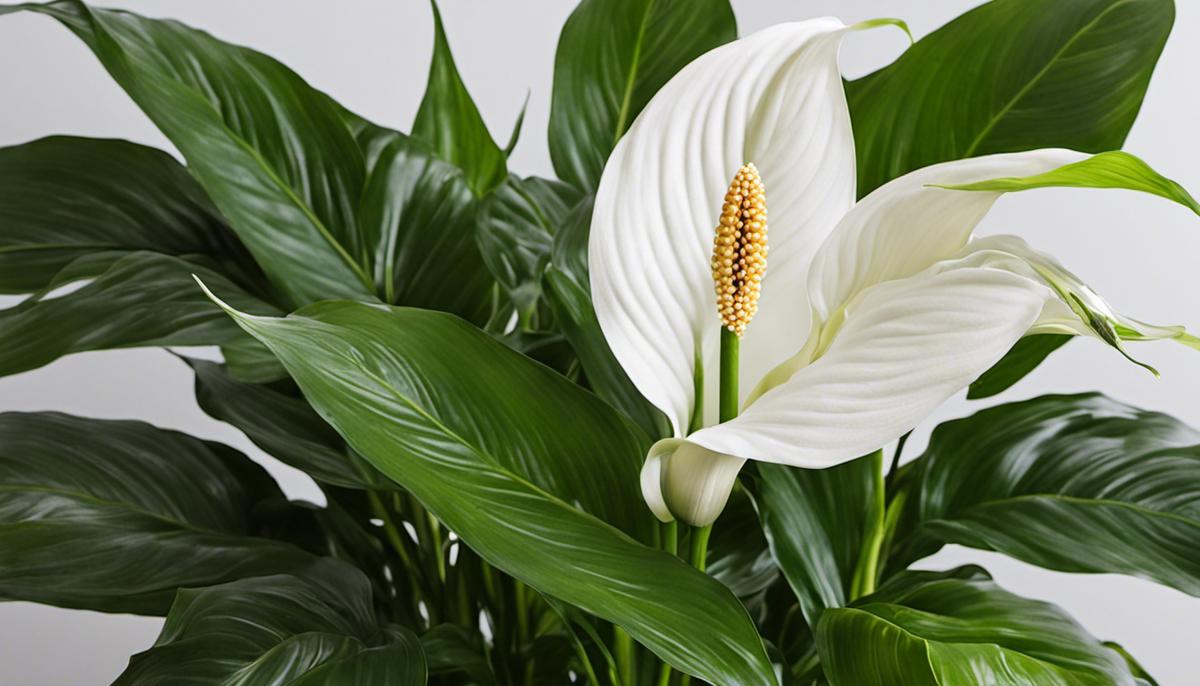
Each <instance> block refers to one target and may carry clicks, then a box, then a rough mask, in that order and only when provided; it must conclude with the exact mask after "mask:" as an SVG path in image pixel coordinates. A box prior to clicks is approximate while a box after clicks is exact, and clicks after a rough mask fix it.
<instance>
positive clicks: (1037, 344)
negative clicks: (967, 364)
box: [967, 334, 1073, 400]
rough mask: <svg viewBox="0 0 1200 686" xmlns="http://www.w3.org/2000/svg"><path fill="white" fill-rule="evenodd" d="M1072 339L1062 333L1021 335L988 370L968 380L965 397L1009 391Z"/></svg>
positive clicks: (984, 396) (985, 396) (971, 397)
mask: <svg viewBox="0 0 1200 686" xmlns="http://www.w3.org/2000/svg"><path fill="white" fill-rule="evenodd" d="M1071 338H1073V337H1072V336H1068V335H1065V334H1038V335H1035V336H1026V337H1025V338H1022V339H1021V340H1019V341H1017V343H1016V345H1014V346H1013V347H1012V349H1011V350H1009V351H1008V352H1007V353H1005V355H1004V357H1003V358H1001V359H1000V361H999V362H997V363H996V364H994V365H992V368H991V369H989V370H987V371H986V372H984V373H983V374H981V375H980V376H979V378H978V379H976V380H975V381H973V382H971V385H970V387H968V388H967V399H968V400H978V399H980V398H989V397H991V396H993V395H996V394H997V393H1001V392H1003V391H1006V390H1008V389H1009V388H1010V387H1011V386H1012V385H1013V384H1015V383H1017V382H1018V381H1020V380H1021V379H1023V378H1025V375H1027V374H1029V372H1032V371H1033V370H1034V369H1035V368H1037V366H1038V365H1039V364H1041V363H1042V360H1045V359H1046V358H1047V357H1049V356H1050V353H1052V352H1054V351H1055V350H1058V349H1059V348H1061V347H1062V346H1063V345H1065V344H1066V342H1067V341H1069V340H1071Z"/></svg>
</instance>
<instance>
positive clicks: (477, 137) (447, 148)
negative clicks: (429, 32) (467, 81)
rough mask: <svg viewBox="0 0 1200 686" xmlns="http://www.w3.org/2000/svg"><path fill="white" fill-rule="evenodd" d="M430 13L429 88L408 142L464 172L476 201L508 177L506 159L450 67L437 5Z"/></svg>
mask: <svg viewBox="0 0 1200 686" xmlns="http://www.w3.org/2000/svg"><path fill="white" fill-rule="evenodd" d="M430 6H431V7H432V8H433V58H432V59H431V61H430V64H429V83H428V85H426V86H425V97H424V98H423V99H422V100H421V107H420V108H419V109H418V110H417V118H416V120H415V121H414V122H413V129H412V132H413V136H416V137H417V138H420V139H422V140H424V141H427V142H429V143H430V144H431V145H433V149H434V150H436V151H437V154H438V156H439V157H441V158H442V159H444V160H446V161H448V162H450V163H451V164H453V165H454V166H456V167H458V168H460V169H462V170H463V171H464V172H466V175H467V183H468V185H469V186H470V187H471V189H472V190H473V191H474V192H475V193H476V195H479V196H483V195H485V194H486V193H487V192H488V191H490V190H491V189H493V188H495V187H496V186H497V185H499V184H500V183H501V182H502V181H504V177H505V175H506V174H507V173H508V172H507V170H506V165H507V162H506V155H505V154H504V151H503V150H501V149H500V146H498V145H496V141H494V140H493V139H492V134H491V133H489V132H488V129H487V125H486V124H484V123H483V117H481V116H480V115H479V109H478V108H477V107H475V102H474V101H473V100H471V94H470V93H468V92H467V87H466V85H464V84H463V82H462V78H461V77H460V76H459V75H458V67H456V66H454V56H453V55H452V54H450V44H449V43H448V42H447V41H446V31H445V28H444V27H443V26H442V13H441V12H439V11H438V7H437V3H436V2H433V1H432V0H431V2H430Z"/></svg>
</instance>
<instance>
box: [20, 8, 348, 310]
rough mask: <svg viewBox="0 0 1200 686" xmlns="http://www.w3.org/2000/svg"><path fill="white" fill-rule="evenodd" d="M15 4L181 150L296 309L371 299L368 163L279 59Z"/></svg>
mask: <svg viewBox="0 0 1200 686" xmlns="http://www.w3.org/2000/svg"><path fill="white" fill-rule="evenodd" d="M16 7H22V8H24V9H27V10H30V11H34V12H40V13H43V14H48V15H50V16H52V17H54V18H55V19H58V20H59V21H60V22H62V23H63V24H64V25H65V26H66V27H67V28H69V29H70V30H71V31H72V32H74V33H75V34H76V35H77V36H79V38H80V39H81V40H83V42H84V43H85V44H87V46H88V47H89V48H91V50H92V52H94V53H95V54H96V57H98V58H99V59H100V62H101V63H102V64H103V65H104V67H105V69H107V70H108V72H109V74H111V75H112V77H113V79H114V80H116V82H117V83H118V84H119V85H120V86H121V87H122V88H123V89H124V90H125V92H126V93H128V94H129V96H130V97H131V98H132V99H133V101H134V102H135V103H137V105H138V106H139V107H140V108H141V109H142V111H144V112H145V113H146V115H147V116H149V117H150V119H151V120H152V121H153V122H154V123H155V124H156V125H157V126H158V128H159V129H160V130H161V131H162V132H163V133H164V134H165V135H166V136H167V138H169V139H170V140H171V142H172V143H174V144H175V146H176V147H177V148H178V149H179V151H180V152H181V153H183V156H184V158H185V159H186V160H187V162H188V169H189V171H191V172H192V175H193V176H194V177H195V178H196V180H197V181H199V183H200V185H201V186H203V187H204V189H205V190H206V191H207V192H208V195H209V197H211V198H212V201H213V203H214V204H215V205H216V206H217V207H218V208H219V209H220V211H221V213H222V214H223V215H224V216H225V217H226V218H227V219H228V220H229V222H230V225H231V226H232V227H233V230H234V231H235V232H236V233H237V234H238V236H239V237H240V238H241V240H242V242H243V243H244V244H245V245H246V247H247V248H249V250H250V252H251V253H253V254H254V256H255V258H256V259H257V260H258V263H259V265H260V266H261V267H262V269H263V271H264V272H266V274H267V275H268V276H269V277H270V278H271V280H272V282H273V283H274V284H275V286H276V287H277V288H278V289H279V291H280V292H281V293H282V294H283V295H284V296H285V297H286V298H287V300H288V301H289V302H290V303H291V304H295V305H300V304H304V303H307V302H311V301H313V300H318V299H323V298H330V297H353V298H364V299H365V298H369V297H370V296H371V292H370V288H369V286H370V284H369V279H368V278H367V274H366V272H365V270H364V269H363V266H362V265H363V263H364V262H365V254H364V248H363V246H362V245H361V243H360V241H359V240H358V237H357V231H358V228H357V220H356V210H355V207H356V204H357V202H358V199H359V196H360V195H361V194H362V187H363V178H364V173H365V172H364V162H363V159H362V156H361V154H360V153H359V150H358V147H357V146H356V145H354V140H353V138H352V136H351V133H350V131H349V129H348V128H347V127H346V125H345V124H344V123H343V122H342V120H341V116H340V113H339V111H338V109H337V108H336V106H335V105H334V103H333V101H332V100H330V99H329V97H328V96H326V95H324V94H323V93H320V92H318V91H316V90H314V89H312V88H311V87H309V86H308V85H307V84H306V83H304V81H303V80H302V79H301V78H300V77H299V76H297V75H296V74H295V72H293V71H291V70H290V69H288V68H287V67H285V66H283V65H282V64H280V63H279V62H277V61H275V60H273V59H271V58H270V57H267V56H266V55H263V54H261V53H258V52H255V51H253V50H250V49H247V48H243V47H239V46H234V45H230V44H228V43H224V42H221V41H219V40H216V39H215V38H213V37H212V36H210V35H208V34H207V33H204V32H202V31H197V30H195V29H191V28H189V27H187V26H184V25H183V24H179V23H177V22H172V21H158V20H152V19H146V18H143V17H140V16H138V15H135V14H130V13H127V12H119V11H110V10H99V9H90V8H88V7H87V6H86V5H84V4H83V3H82V2H78V1H75V0H59V1H58V2H53V3H49V4H46V5H21V6H14V7H10V8H6V9H9V10H12V9H15V8H16Z"/></svg>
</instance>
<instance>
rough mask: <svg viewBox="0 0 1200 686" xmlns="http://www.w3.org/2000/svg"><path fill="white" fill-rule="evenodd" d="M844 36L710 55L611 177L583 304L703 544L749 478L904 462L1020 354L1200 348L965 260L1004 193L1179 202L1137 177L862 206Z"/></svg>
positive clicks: (773, 40)
mask: <svg viewBox="0 0 1200 686" xmlns="http://www.w3.org/2000/svg"><path fill="white" fill-rule="evenodd" d="M848 30H850V28H849V27H847V26H845V25H844V24H842V23H841V22H840V21H838V20H836V19H817V20H810V21H806V22H798V23H794V24H781V25H778V26H774V27H771V28H769V29H766V30H764V31H760V32H758V33H756V34H753V35H751V36H749V37H746V38H743V39H740V40H737V41H733V42H731V43H728V44H726V45H724V46H721V47H719V48H715V49H713V50H711V51H709V52H708V53H705V54H704V55H702V56H701V57H699V58H698V59H696V60H695V61H693V62H692V63H691V64H689V65H688V66H687V67H685V68H684V69H682V70H681V71H680V72H679V73H678V74H677V75H676V76H675V77H674V78H672V79H671V80H670V81H668V82H667V83H666V85H664V86H663V88H662V89H661V90H659V92H658V93H657V94H656V95H655V96H654V98H653V99H651V101H650V102H649V104H647V106H646V108H645V109H644V110H643V111H642V114H641V116H640V117H639V118H638V120H637V121H636V122H634V124H633V126H632V127H630V130H629V132H628V133H627V134H626V135H625V136H624V137H623V138H622V139H621V142H620V143H619V144H618V145H617V146H616V149H615V150H614V151H613V154H612V156H611V157H610V158H609V161H608V164H607V165H606V167H605V170H604V176H603V177H602V178H601V181H600V187H599V190H598V191H597V195H596V208H595V210H594V214H593V218H592V231H591V239H590V243H589V251H588V260H589V265H590V269H591V275H592V297H593V301H594V303H595V307H596V316H597V318H598V319H599V322H600V327H601V329H602V330H603V332H604V336H605V339H606V340H607V341H608V344H609V346H610V347H611V348H612V351H613V354H614V355H615V356H616V358H617V360H618V361H619V362H620V363H621V366H622V367H623V368H624V370H625V372H626V373H628V374H629V378H630V380H631V381H633V383H634V385H635V386H637V388H638V390H639V391H641V393H642V395H644V396H645V397H646V399H647V400H648V401H649V402H651V403H653V404H654V405H655V406H656V407H657V408H658V409H660V410H662V412H663V414H665V415H666V416H667V418H668V419H669V420H670V422H671V428H672V430H673V432H674V436H675V437H673V438H666V439H663V440H660V441H658V442H657V443H655V444H654V445H653V446H652V447H651V448H650V452H649V454H648V456H647V459H646V466H645V468H644V470H643V472H642V489H643V495H644V497H645V498H646V502H647V503H648V504H649V505H650V508H651V509H652V510H653V511H654V513H655V514H656V515H658V517H659V518H660V519H662V520H663V521H670V520H671V519H673V518H674V517H678V518H680V519H682V520H684V521H685V522H687V523H689V524H693V525H696V526H707V525H709V524H711V523H712V522H713V521H714V520H715V519H716V518H717V516H718V515H719V514H720V513H721V510H722V508H724V506H725V502H726V500H727V498H728V496H729V492H730V489H731V488H732V487H733V484H734V481H735V480H736V478H737V474H738V471H739V470H740V469H741V467H742V464H743V463H744V462H745V461H746V460H758V461H764V462H774V463H778V464H784V465H791V466H794V467H801V468H806V469H824V468H827V467H832V466H835V465H838V464H841V463H843V462H846V461H848V460H851V459H854V458H856V457H859V456H861V455H864V454H866V453H869V452H872V451H874V450H876V449H878V448H880V447H882V446H884V445H886V444H888V443H889V442H891V441H894V440H896V439H898V438H899V437H900V436H902V435H903V434H905V433H906V432H908V431H909V430H911V429H912V428H913V427H914V426H916V425H917V424H918V423H919V422H920V421H921V419H923V418H924V417H925V416H927V415H928V414H929V413H930V412H932V411H933V410H934V409H935V408H936V407H937V406H938V405H940V404H941V403H942V402H944V401H945V400H946V399H948V398H949V397H951V396H952V395H954V394H955V393H957V392H958V391H960V390H962V389H964V388H966V387H967V385H969V384H970V383H971V382H972V381H973V380H975V379H976V378H977V377H978V376H979V375H980V374H982V373H983V372H984V371H986V370H987V369H988V368H989V367H991V366H992V365H993V364H995V363H996V362H997V361H999V360H1000V358H1002V357H1003V356H1004V354H1005V353H1006V352H1008V350H1009V349H1010V348H1012V346H1013V345H1014V344H1015V343H1016V342H1017V341H1018V340H1019V339H1021V338H1022V337H1023V336H1026V335H1029V334H1038V333H1064V334H1080V335H1091V336H1095V337H1097V338H1100V339H1101V340H1104V341H1107V342H1109V343H1110V344H1112V345H1113V346H1114V347H1116V348H1118V349H1121V340H1122V339H1127V340H1148V339H1156V338H1177V339H1180V340H1183V341H1185V342H1187V343H1188V344H1190V345H1193V346H1196V345H1197V343H1198V341H1197V339H1195V338H1193V337H1191V336H1188V335H1187V334H1185V333H1184V332H1183V330H1182V328H1179V327H1172V328H1167V327H1155V326H1147V325H1143V324H1141V323H1139V322H1136V321H1134V320H1131V319H1128V318H1125V317H1122V316H1120V315H1117V314H1115V313H1113V311H1112V310H1111V308H1109V307H1108V305H1107V304H1106V303H1105V302H1104V301H1103V300H1101V299H1100V298H1099V297H1098V296H1096V295H1095V293H1094V292H1093V291H1092V290H1091V289H1090V288H1088V287H1087V286H1086V285H1085V284H1083V283H1082V282H1081V281H1080V280H1079V279H1078V278H1077V277H1075V276H1074V275H1073V274H1071V273H1070V272H1068V271H1066V270H1065V269H1064V268H1063V267H1062V266H1061V265H1059V264H1058V262H1056V261H1055V260H1054V259H1053V258H1052V257H1049V256H1048V255H1044V254H1042V253H1039V252H1036V251H1034V250H1033V249H1032V248H1030V247H1029V246H1028V245H1026V244H1025V242H1024V241H1022V240H1021V239H1020V238H1018V237H1016V236H992V237H989V238H977V237H975V236H973V231H974V229H975V226H976V224H978V223H979V221H980V220H982V219H983V217H984V215H985V214H986V213H987V211H988V209H989V208H990V207H991V205H992V204H993V203H994V202H995V201H996V200H997V199H998V198H999V197H1000V195H1001V194H1002V193H1003V192H1005V191H1006V190H1021V189H1023V188H1030V187H1040V186H1055V185H1058V186H1092V187H1108V188H1112V187H1116V188H1120V187H1126V188H1133V189H1139V190H1146V191H1150V192H1156V193H1159V194H1161V195H1165V196H1166V197H1169V198H1174V199H1176V200H1179V201H1181V202H1184V203H1190V202H1192V201H1191V199H1190V198H1188V197H1187V196H1186V194H1184V193H1182V191H1180V190H1179V189H1175V188H1171V189H1168V190H1164V189H1160V188H1159V187H1158V186H1157V185H1156V181H1155V179H1154V174H1153V172H1151V171H1150V170H1149V169H1148V168H1146V167H1145V166H1144V165H1143V164H1142V163H1140V162H1139V161H1138V160H1136V159H1134V158H1132V157H1129V156H1113V155H1111V154H1102V155H1100V156H1089V155H1086V154H1082V153H1077V152H1072V151H1069V150H1034V151H1028V152H1020V153H1009V154H999V155H987V156H982V157H977V158H973V159H968V160H958V161H953V162H946V163H942V164H938V165H933V166H930V167H927V168H923V169H919V170H916V171H913V172H910V173H908V174H905V175H904V176H901V177H900V178H897V179H895V180H893V181H891V182H889V183H887V184H884V185H883V186H881V187H880V188H878V189H876V190H874V191H872V192H871V193H870V194H868V195H867V196H866V197H864V198H863V199H862V201H861V202H858V203H856V202H855V200H854V199H855V180H856V177H855V160H854V136H853V134H852V132H851V123H850V112H849V109H848V108H847V104H846V98H845V93H844V91H843V89H842V82H841V72H840V71H839V69H838V61H837V57H838V47H839V44H840V42H841V38H842V36H843V35H844V34H845V33H846V31H848ZM743 162H745V164H743ZM735 172H736V173H735ZM731 177H732V178H733V181H732V182H729V181H728V179H730V178H731ZM768 200H769V201H768ZM768 211H769V212H770V221H769V222H768V218H767V217H768ZM714 224H716V226H717V228H716V232H715V233H716V236H715V240H714V237H713V233H714V232H713V230H712V229H711V228H710V227H711V226H713V225H714ZM768 224H769V225H770V229H768ZM768 237H769V238H768ZM768 249H769V250H770V254H771V258H770V267H771V268H770V270H767V269H766V264H767V254H768ZM706 251H707V252H710V253H711V255H712V257H711V265H710V260H708V259H705V258H706V255H705V252H706ZM714 284H715V289H714V287H713V286H714ZM760 299H761V301H762V302H761V313H759V309H760ZM752 320H753V324H754V329H753V330H751V329H750V324H751V322H752ZM718 332H719V335H718ZM743 342H744V344H745V347H744V348H743V347H742V346H743ZM743 350H744V352H745V353H746V355H745V357H744V358H743V357H741V356H740V354H741V352H742V351H743ZM743 360H744V361H743ZM743 370H744V371H745V373H744V374H743ZM742 378H746V379H747V380H749V381H750V382H751V383H750V384H747V385H746V386H745V387H744V388H743V387H742V386H740V385H739V381H740V379H742ZM705 379H718V380H719V384H717V385H716V388H712V386H707V387H706V384H705ZM709 389H711V391H710V395H709V396H708V397H707V398H706V397H705V391H706V390H709ZM712 391H715V393H713V392H712ZM714 399H717V402H715V403H714V402H713V400H714ZM706 400H707V401H708V402H707V403H706V402H705V401H706ZM718 422H719V423H718Z"/></svg>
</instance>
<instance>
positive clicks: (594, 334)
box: [542, 196, 670, 438]
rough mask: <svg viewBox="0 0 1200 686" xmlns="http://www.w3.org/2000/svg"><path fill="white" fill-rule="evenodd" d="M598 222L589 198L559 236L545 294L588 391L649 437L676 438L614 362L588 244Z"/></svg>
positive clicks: (545, 276) (545, 278)
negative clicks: (596, 303)
mask: <svg viewBox="0 0 1200 686" xmlns="http://www.w3.org/2000/svg"><path fill="white" fill-rule="evenodd" d="M591 221H592V199H591V196H589V197H587V198H585V199H584V200H583V201H582V202H580V204H579V205H578V206H577V207H576V208H575V209H573V210H572V211H571V213H570V215H568V216H567V217H566V218H565V219H564V220H563V225H562V227H561V228H560V229H559V231H558V233H556V234H555V236H554V250H553V252H552V253H551V263H550V266H549V267H547V268H546V272H545V274H544V276H543V284H542V288H543V293H544V296H545V299H546V302H547V303H548V304H549V305H550V309H551V311H553V313H554V320H555V324H556V326H557V328H558V329H559V330H560V331H562V332H563V335H565V336H566V337H567V340H568V341H570V342H571V346H572V347H573V348H575V353H576V355H578V356H579V362H580V364H581V365H582V366H583V370H584V374H585V375H586V376H587V384H588V386H589V387H590V388H591V389H592V390H594V391H595V392H596V395H599V396H600V397H601V398H603V399H604V400H605V401H607V402H608V403H609V404H610V405H612V406H613V407H615V408H617V409H618V410H620V411H621V412H623V413H625V415H626V416H627V417H629V418H630V419H632V420H633V421H635V422H636V423H637V424H638V426H640V427H642V430H643V431H645V432H646V433H647V434H648V435H650V436H651V437H654V438H661V437H664V436H668V435H670V428H669V427H668V426H667V418H666V416H665V415H663V413H662V412H660V411H658V409H656V408H655V407H654V406H652V405H651V404H650V403H648V402H646V399H645V398H644V397H642V394H641V393H640V392H638V390H637V388H635V387H634V385H633V382H632V381H630V380H629V377H628V376H627V375H626V374H625V370H624V369H622V368H621V365H620V364H619V363H618V362H617V358H616V357H615V356H613V354H612V350H611V349H610V348H609V347H608V341H606V340H605V339H604V333H603V332H602V331H600V322H599V321H598V320H597V319H596V310H595V309H594V308H593V307H592V293H591V287H590V285H589V281H588V266H587V242H588V229H589V227H590V225H591Z"/></svg>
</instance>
